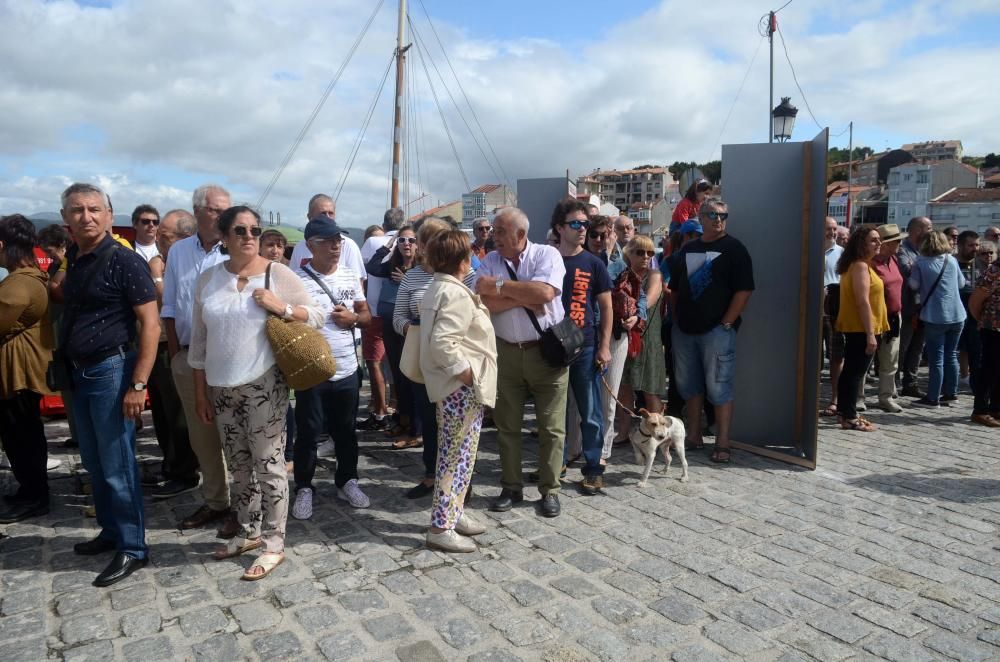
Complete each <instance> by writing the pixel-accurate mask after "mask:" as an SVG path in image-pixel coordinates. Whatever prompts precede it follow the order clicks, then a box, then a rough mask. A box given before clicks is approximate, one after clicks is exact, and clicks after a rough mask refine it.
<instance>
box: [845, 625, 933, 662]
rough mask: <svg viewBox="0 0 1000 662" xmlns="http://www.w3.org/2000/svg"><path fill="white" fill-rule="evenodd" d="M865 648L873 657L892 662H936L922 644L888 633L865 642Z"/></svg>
mask: <svg viewBox="0 0 1000 662" xmlns="http://www.w3.org/2000/svg"><path fill="white" fill-rule="evenodd" d="M863 646H864V649H865V650H866V651H868V652H869V653H871V654H872V655H874V656H876V657H881V658H885V659H886V660H892V662H925V661H926V662H931V661H932V660H935V657H934V656H933V655H931V654H930V653H929V652H928V651H927V649H926V648H924V647H923V646H921V645H920V644H917V643H915V642H913V641H911V640H910V639H904V638H903V637H900V636H897V635H895V634H889V633H888V632H886V633H884V634H880V635H878V636H876V637H871V638H869V639H867V640H865V642H864V644H863Z"/></svg>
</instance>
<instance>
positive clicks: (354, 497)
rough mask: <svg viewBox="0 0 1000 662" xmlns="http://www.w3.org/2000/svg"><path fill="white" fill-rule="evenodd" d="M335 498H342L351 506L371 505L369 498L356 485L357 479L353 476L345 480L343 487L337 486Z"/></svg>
mask: <svg viewBox="0 0 1000 662" xmlns="http://www.w3.org/2000/svg"><path fill="white" fill-rule="evenodd" d="M337 498H339V499H343V500H344V501H347V502H348V503H350V504H351V507H352V508H367V507H368V506H370V505H372V502H371V500H370V499H369V498H368V497H367V496H365V493H364V492H362V491H361V488H360V487H358V481H357V480H356V479H354V478H352V479H351V480H349V481H347V484H346V485H344V486H343V487H338V488H337Z"/></svg>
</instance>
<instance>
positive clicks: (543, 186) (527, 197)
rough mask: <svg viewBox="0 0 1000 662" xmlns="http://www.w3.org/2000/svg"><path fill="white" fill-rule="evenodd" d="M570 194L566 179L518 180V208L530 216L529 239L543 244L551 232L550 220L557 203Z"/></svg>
mask: <svg viewBox="0 0 1000 662" xmlns="http://www.w3.org/2000/svg"><path fill="white" fill-rule="evenodd" d="M568 194H569V180H567V179H566V177H544V178H536V179H519V180H517V206H518V207H520V208H521V210H522V211H523V212H524V213H525V214H527V215H528V222H529V223H530V227H529V228H528V239H530V240H531V241H533V242H535V243H536V244H541V243H544V242H545V235H546V233H547V232H548V231H549V219H551V218H552V210H553V209H554V208H555V206H556V203H557V202H559V201H560V200H562V199H563V198H565V197H566V196H567V195H568Z"/></svg>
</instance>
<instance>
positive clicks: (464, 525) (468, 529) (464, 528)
mask: <svg viewBox="0 0 1000 662" xmlns="http://www.w3.org/2000/svg"><path fill="white" fill-rule="evenodd" d="M455 531H456V532H458V533H460V534H462V535H463V536H478V535H479V534H480V533H486V527H485V526H483V525H482V524H480V523H479V522H477V521H476V520H474V519H472V517H470V516H469V513H465V512H464V513H462V516H461V517H459V518H458V522H456V523H455Z"/></svg>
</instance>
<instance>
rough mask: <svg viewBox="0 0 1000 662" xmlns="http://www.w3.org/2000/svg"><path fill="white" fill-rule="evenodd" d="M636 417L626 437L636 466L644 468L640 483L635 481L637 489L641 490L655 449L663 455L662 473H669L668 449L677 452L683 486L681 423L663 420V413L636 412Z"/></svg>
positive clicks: (685, 477)
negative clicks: (637, 485)
mask: <svg viewBox="0 0 1000 662" xmlns="http://www.w3.org/2000/svg"><path fill="white" fill-rule="evenodd" d="M639 416H640V418H639V422H638V423H636V424H635V425H634V427H633V428H632V430H631V431H630V432H629V435H628V437H629V439H630V440H631V441H632V450H633V451H635V461H636V463H637V464H645V465H646V468H645V470H644V471H643V473H642V480H640V481H639V487H645V486H646V481H647V480H649V473H650V472H651V471H652V470H653V461H654V460H655V459H656V449H657V448H659V449H660V451H661V452H662V453H663V459H664V461H665V462H666V463H667V466H666V467H664V469H663V473H668V472H669V471H670V459H671V458H670V447H671V446H673V448H674V450H675V451H677V457H678V458H680V461H681V482H682V483H686V482H687V480H688V463H687V459H686V458H685V457H684V422H683V421H682V420H681V419H679V418H674V417H673V416H665V415H663V413H658V414H655V413H651V412H649V411H646V410H645V409H640V410H639Z"/></svg>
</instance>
